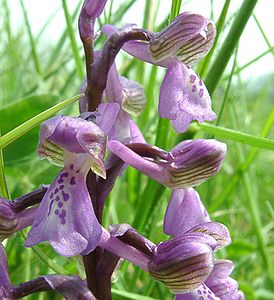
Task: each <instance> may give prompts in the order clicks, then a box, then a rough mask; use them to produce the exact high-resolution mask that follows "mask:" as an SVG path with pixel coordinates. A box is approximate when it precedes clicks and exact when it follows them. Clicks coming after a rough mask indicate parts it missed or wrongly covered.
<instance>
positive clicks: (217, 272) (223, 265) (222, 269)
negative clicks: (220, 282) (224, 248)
mask: <svg viewBox="0 0 274 300" xmlns="http://www.w3.org/2000/svg"><path fill="white" fill-rule="evenodd" d="M233 268H234V265H233V263H232V261H230V260H225V259H218V260H215V261H214V269H213V270H212V272H211V273H210V276H209V277H208V279H207V283H208V284H209V285H212V283H213V282H214V280H215V279H216V278H218V279H221V278H226V277H228V276H229V275H230V274H231V272H232V271H233Z"/></svg>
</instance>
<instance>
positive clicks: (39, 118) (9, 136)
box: [0, 94, 83, 149]
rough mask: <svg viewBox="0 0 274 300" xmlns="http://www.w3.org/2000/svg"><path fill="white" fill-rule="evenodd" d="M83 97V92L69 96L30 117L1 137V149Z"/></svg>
mask: <svg viewBox="0 0 274 300" xmlns="http://www.w3.org/2000/svg"><path fill="white" fill-rule="evenodd" d="M81 97H83V94H80V95H77V96H74V97H71V98H68V99H66V100H64V101H62V102H61V103H58V104H56V105H54V106H52V107H51V108H49V109H47V110H45V111H43V112H42V113H40V114H38V115H36V116H35V117H33V118H31V119H29V120H28V121H26V122H24V123H23V124H21V125H20V126H18V127H16V128H15V129H13V130H11V131H10V132H8V133H6V134H5V135H3V136H2V137H1V138H0V149H3V148H5V147H6V146H7V145H9V144H11V143H12V142H14V141H15V140H16V139H18V138H19V137H21V136H22V135H24V134H25V133H27V132H28V131H30V130H31V129H32V128H34V127H35V126H37V125H39V124H40V123H42V122H43V121H45V120H46V119H48V118H49V117H51V116H53V115H54V114H55V113H56V112H58V111H59V110H60V109H62V108H64V107H66V106H67V105H69V104H71V103H73V102H75V101H76V100H78V99H80V98H81Z"/></svg>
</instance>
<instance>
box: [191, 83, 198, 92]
mask: <svg viewBox="0 0 274 300" xmlns="http://www.w3.org/2000/svg"><path fill="white" fill-rule="evenodd" d="M196 91H197V87H196V85H195V84H193V86H192V92H193V93H194V92H196Z"/></svg>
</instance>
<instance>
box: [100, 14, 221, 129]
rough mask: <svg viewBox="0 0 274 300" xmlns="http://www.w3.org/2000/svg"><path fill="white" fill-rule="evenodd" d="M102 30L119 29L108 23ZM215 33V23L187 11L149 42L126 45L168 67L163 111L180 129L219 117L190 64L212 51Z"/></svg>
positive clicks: (137, 54)
mask: <svg viewBox="0 0 274 300" xmlns="http://www.w3.org/2000/svg"><path fill="white" fill-rule="evenodd" d="M128 28H129V30H130V29H131V27H128ZM102 31H103V33H104V34H106V35H107V36H111V35H112V34H113V33H114V32H117V31H118V30H117V29H116V28H115V27H114V26H112V25H105V26H104V27H103V28H102ZM215 34H216V30H215V26H214V24H213V23H212V22H211V21H210V20H208V19H206V18H204V17H202V16H201V15H198V14H193V13H189V12H185V13H182V14H180V15H178V16H177V17H176V18H175V19H174V20H173V21H172V22H171V23H170V24H169V25H168V26H167V27H166V28H164V29H163V30H162V31H161V32H159V33H156V34H155V35H154V36H153V37H152V38H151V39H150V41H149V42H143V41H129V42H127V43H126V44H125V45H124V47H123V49H124V50H125V51H126V52H127V53H129V54H130V55H132V56H134V57H136V58H138V59H141V60H143V61H146V62H149V63H152V64H156V65H159V66H162V67H165V68H167V73H166V76H165V78H164V81H163V83H162V85H161V89H160V98H159V107H158V108H159V114H160V116H161V117H162V118H168V119H170V120H171V122H172V125H173V127H174V128H175V130H177V131H178V132H184V131H185V130H187V128H188V125H189V124H190V122H191V121H192V120H197V121H198V122H204V121H206V120H209V121H212V120H214V119H215V118H216V114H215V113H214V112H213V111H212V110H211V99H210V96H209V93H208V91H207V89H206V87H205V85H204V83H203V81H202V79H201V78H200V77H199V75H198V74H197V73H195V72H194V71H193V70H192V69H191V67H190V65H193V64H195V63H197V62H198V61H199V60H200V59H201V58H202V57H203V56H205V55H206V53H207V52H208V51H209V50H210V48H211V47H212V44H213V41H214V38H215Z"/></svg>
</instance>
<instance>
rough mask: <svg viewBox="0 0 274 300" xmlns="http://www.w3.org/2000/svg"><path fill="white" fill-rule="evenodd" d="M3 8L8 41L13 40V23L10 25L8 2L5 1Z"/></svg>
mask: <svg viewBox="0 0 274 300" xmlns="http://www.w3.org/2000/svg"><path fill="white" fill-rule="evenodd" d="M3 8H4V15H5V21H4V29H5V30H4V32H6V33H7V36H8V41H10V40H11V26H10V25H11V23H10V10H9V6H8V3H7V0H4V1H3Z"/></svg>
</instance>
